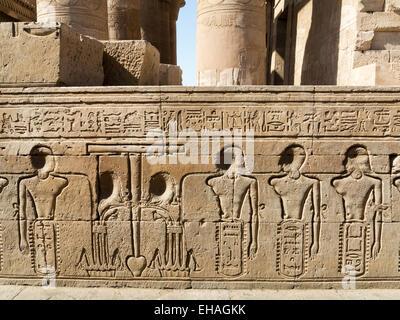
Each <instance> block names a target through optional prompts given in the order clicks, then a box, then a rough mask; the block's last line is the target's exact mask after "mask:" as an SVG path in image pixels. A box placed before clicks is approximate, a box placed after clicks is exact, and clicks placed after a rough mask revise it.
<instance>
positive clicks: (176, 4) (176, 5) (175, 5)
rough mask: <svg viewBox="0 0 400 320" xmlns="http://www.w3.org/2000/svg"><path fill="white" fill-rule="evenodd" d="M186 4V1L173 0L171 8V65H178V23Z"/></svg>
mask: <svg viewBox="0 0 400 320" xmlns="http://www.w3.org/2000/svg"><path fill="white" fill-rule="evenodd" d="M185 4H186V2H185V1H184V0H173V2H172V3H171V8H170V10H171V11H170V17H169V24H170V27H169V29H170V30H169V31H170V34H171V35H170V64H174V65H176V64H177V51H176V22H177V21H178V16H179V10H180V9H181V8H182V7H183V6H184V5H185Z"/></svg>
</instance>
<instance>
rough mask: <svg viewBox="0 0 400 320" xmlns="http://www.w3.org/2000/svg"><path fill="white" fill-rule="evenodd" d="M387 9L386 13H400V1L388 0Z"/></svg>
mask: <svg viewBox="0 0 400 320" xmlns="http://www.w3.org/2000/svg"><path fill="white" fill-rule="evenodd" d="M385 8H386V11H394V12H400V1H399V0H386V1H385Z"/></svg>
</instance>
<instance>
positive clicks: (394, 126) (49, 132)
mask: <svg viewBox="0 0 400 320" xmlns="http://www.w3.org/2000/svg"><path fill="white" fill-rule="evenodd" d="M171 122H176V123H177V130H178V132H182V131H184V130H193V131H195V132H200V131H202V130H228V131H232V130H242V132H246V131H249V130H253V131H254V133H255V135H256V136H347V135H353V136H366V137H367V136H383V135H389V136H390V135H392V136H399V135H400V108H397V107H390V108H385V107H370V108H368V109H365V108H357V107H341V108H340V109H332V108H330V107H318V108H313V109H310V108H306V107H300V106H299V107H297V108H288V107H284V106H280V107H277V108H268V109H267V110H266V108H257V107H251V108H245V107H243V108H224V110H222V109H221V108H218V109H214V108H187V109H176V108H163V109H162V110H161V111H160V110H159V108H157V107H143V108H135V109H133V110H132V109H130V108H120V107H114V106H110V107H109V108H94V107H87V108H85V109H84V110H82V108H80V107H77V108H74V107H71V108H59V107H57V106H54V107H48V108H40V109H7V108H4V109H2V112H1V114H0V138H18V137H21V138H25V137H109V136H110V137H119V136H123V135H126V134H135V135H145V134H146V133H148V132H149V131H152V130H157V129H158V130H163V131H164V132H165V133H166V134H168V132H169V126H170V123H171Z"/></svg>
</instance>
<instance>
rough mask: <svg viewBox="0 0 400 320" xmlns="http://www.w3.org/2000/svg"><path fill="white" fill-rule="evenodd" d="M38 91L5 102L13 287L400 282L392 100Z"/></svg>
mask: <svg viewBox="0 0 400 320" xmlns="http://www.w3.org/2000/svg"><path fill="white" fill-rule="evenodd" d="M36 90H38V91H39V92H40V94H41V99H40V100H37V96H36V95H37V92H33V93H32V92H29V91H28V92H21V91H17V90H14V89H4V91H2V94H1V99H0V103H1V104H2V107H1V113H0V137H1V141H0V226H1V228H0V281H1V282H5V283H7V282H9V281H10V279H16V281H19V282H21V283H28V284H30V283H35V281H36V282H37V281H40V280H41V279H42V278H43V277H44V276H46V275H49V274H54V275H55V277H56V278H57V281H60V282H62V283H66V284H71V283H72V284H73V282H74V281H76V279H80V281H83V283H87V284H88V285H89V284H90V283H93V284H99V285H132V286H136V285H148V284H150V285H153V284H154V286H173V287H182V286H184V287H185V286H193V285H195V284H196V283H197V284H199V285H201V286H206V287H214V286H217V285H218V286H221V287H229V286H233V287H237V286H243V285H244V286H246V283H247V284H249V286H250V285H251V286H252V287H253V286H260V287H263V286H268V287H281V288H282V287H285V286H288V287H290V286H292V285H293V283H296V285H298V286H300V287H302V286H303V287H307V286H315V287H320V286H325V285H326V284H327V286H334V287H340V286H341V282H342V279H343V277H344V276H345V275H346V272H349V271H350V272H352V275H353V276H354V277H356V278H357V283H358V285H359V286H363V287H371V286H372V287H373V286H376V285H377V283H378V285H380V283H382V284H384V283H387V282H388V281H389V282H390V283H392V284H393V285H396V284H397V283H398V282H397V279H398V275H399V274H398V272H399V271H398V270H399V247H398V243H400V231H399V230H400V229H399V223H400V218H399V217H400V215H399V211H398V205H397V204H398V202H399V201H400V192H399V185H400V182H399V181H400V176H399V172H400V170H399V164H400V161H399V159H400V145H399V144H398V143H397V139H398V136H399V135H400V133H399V131H398V130H397V114H398V112H400V111H399V110H400V106H399V105H397V102H395V101H397V100H396V99H397V98H396V97H395V96H393V97H394V98H393V99H394V102H391V104H392V105H389V104H388V102H387V99H388V98H387V96H383V97H384V98H381V97H382V96H380V95H378V94H376V95H375V94H374V93H369V95H370V96H369V99H370V101H373V103H372V104H373V105H371V106H368V107H366V106H364V105H363V103H360V102H359V101H358V100H357V99H360V100H362V99H364V98H362V97H359V98H357V99H355V101H348V98H342V97H341V96H337V95H335V94H334V93H326V92H322V93H319V92H318V91H316V92H313V93H311V94H310V95H309V96H306V95H308V93H307V92H303V94H304V96H303V98H299V96H294V95H292V94H290V93H289V94H285V93H284V92H280V93H276V92H274V93H273V94H269V92H257V90H256V91H255V92H251V93H250V92H249V93H248V94H246V95H244V96H243V95H241V96H240V98H238V96H237V95H236V92H235V91H232V92H229V91H228V92H227V93H226V94H225V96H224V98H222V97H221V96H220V93H218V92H213V93H212V92H208V91H204V90H201V89H198V91H194V92H193V93H192V96H190V97H189V96H188V95H187V93H179V92H173V93H170V92H168V90H167V91H166V92H163V93H159V92H153V91H152V89H148V91H146V92H130V91H129V89H123V90H127V91H126V92H125V91H124V92H123V93H121V89H119V88H115V89H112V90H111V92H109V93H108V95H107V96H105V95H102V94H101V93H100V92H98V91H96V90H97V89H96V88H93V89H84V90H83V91H84V92H82V93H79V94H78V93H76V92H74V91H73V90H74V89H70V90H71V91H68V89H36ZM46 90H48V91H46ZM60 90H61V91H62V90H66V93H68V94H69V95H66V96H65V97H63V98H62V99H60V98H61V96H60V92H61V91H60ZM86 90H87V91H86ZM138 90H139V89H138ZM169 90H172V89H169ZM205 93H206V94H205ZM276 95H279V98H277V96H276ZM78 97H79V99H78ZM310 97H311V98H312V99H313V100H315V101H317V100H318V99H320V101H323V100H324V99H327V97H328V100H329V103H325V102H319V103H317V105H315V106H311V105H310V102H309V101H310V100H309V99H310ZM389 97H390V94H389ZM163 99H165V100H163ZM238 99H244V100H243V101H240V102H238ZM274 99H275V100H274ZM296 99H297V100H296ZM381 99H383V100H381ZM21 101H24V103H23V104H21ZM38 101H40V103H38ZM56 101H57V102H56ZM78 101H79V102H78ZM89 101H91V104H86V102H89ZM110 101H113V102H112V103H111V102H110ZM154 101H161V102H160V103H159V104H158V103H155V102H154ZM196 101H197V102H196ZM215 101H218V102H217V103H216V102H215ZM255 101H256V102H255ZM260 101H262V103H260ZM332 101H335V102H336V103H338V104H341V106H340V107H337V106H336V107H332V106H330V103H331V102H332ZM198 102H201V106H200V104H199V103H198ZM398 109H399V110H398ZM360 115H363V117H360ZM155 154H157V155H158V156H157V157H155ZM218 159H219V161H217V160H218ZM13 281H14V280H13Z"/></svg>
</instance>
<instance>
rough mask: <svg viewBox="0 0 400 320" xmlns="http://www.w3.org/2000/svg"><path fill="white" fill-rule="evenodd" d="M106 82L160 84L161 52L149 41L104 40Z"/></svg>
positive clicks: (112, 83)
mask: <svg viewBox="0 0 400 320" xmlns="http://www.w3.org/2000/svg"><path fill="white" fill-rule="evenodd" d="M103 44H104V77H105V78H104V84H105V85H111V86H118V85H125V86H126V85H158V84H159V72H160V54H159V52H158V50H157V49H156V48H155V47H153V46H152V45H151V44H150V43H149V42H147V41H144V40H135V41H129V40H127V41H103Z"/></svg>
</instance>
